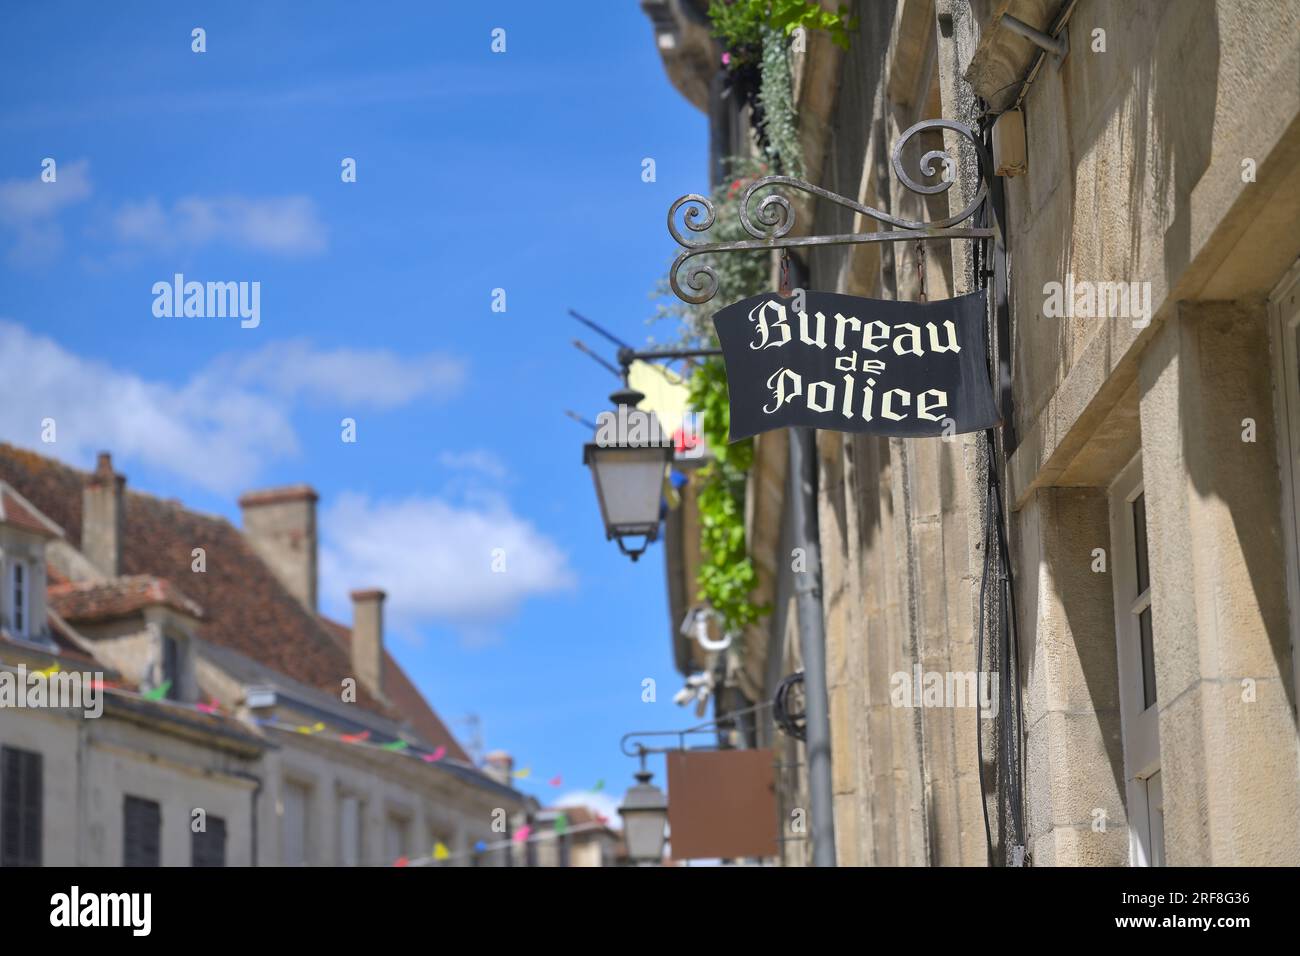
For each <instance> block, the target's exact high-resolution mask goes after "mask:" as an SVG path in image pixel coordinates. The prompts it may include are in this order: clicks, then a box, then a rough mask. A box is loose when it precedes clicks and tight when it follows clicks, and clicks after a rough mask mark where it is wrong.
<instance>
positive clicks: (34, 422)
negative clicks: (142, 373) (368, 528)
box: [0, 320, 297, 492]
mask: <svg viewBox="0 0 1300 956" xmlns="http://www.w3.org/2000/svg"><path fill="white" fill-rule="evenodd" d="M0 381H3V382H5V400H4V401H3V402H0V433H3V434H4V435H6V436H10V437H13V438H15V439H17V440H18V441H19V442H20V443H22V444H27V445H31V446H34V447H38V448H40V449H41V450H42V451H46V452H48V453H50V454H52V455H55V456H57V457H59V458H62V459H64V460H66V461H70V462H73V463H77V464H83V465H84V464H85V463H86V461H87V460H89V459H90V458H91V457H92V456H93V454H94V453H95V452H96V451H99V450H102V449H109V450H111V451H112V452H113V453H114V455H115V456H117V457H118V459H119V460H131V459H134V460H137V461H140V462H143V463H144V464H147V465H149V466H150V467H154V468H158V469H160V470H163V471H168V472H171V473H173V474H176V475H179V476H181V477H182V478H186V479H188V480H190V481H192V482H194V483H195V484H196V485H198V486H200V487H203V488H208V489H210V490H214V491H220V492H232V491H235V490H238V489H239V488H240V487H241V486H242V485H244V484H245V483H246V482H247V481H248V480H249V478H250V477H251V476H253V475H255V474H256V473H257V472H258V471H259V470H260V469H261V467H262V466H263V464H264V463H265V462H266V461H267V460H269V459H271V458H276V457H281V456H284V455H289V454H292V453H294V452H295V451H296V450H297V440H296V438H295V437H294V433H293V429H292V428H291V427H290V425H289V422H288V420H287V418H286V417H285V413H284V410H283V408H282V406H280V405H279V404H277V403H275V402H273V401H270V400H269V399H267V398H265V397H263V396H258V395H255V394H253V393H250V392H246V391H239V390H237V389H223V388H220V387H219V385H218V383H217V382H215V381H212V380H204V379H197V380H195V381H194V382H191V383H190V384H187V385H183V386H180V387H177V386H173V385H168V384H165V383H160V382H149V381H146V380H145V379H142V378H140V377H139V376H137V375H134V374H131V373H129V372H121V371H118V370H116V369H113V368H111V367H110V366H108V365H105V364H104V363H101V362H97V361H93V360H90V359H86V358H83V357H81V356H79V355H75V354H73V353H72V352H69V351H67V350H66V349H64V348H63V347H62V346H61V345H59V344H58V343H57V342H55V341H54V340H53V339H49V338H46V337H44V336H40V335H35V334H33V333H31V332H29V331H27V330H26V329H25V328H23V327H22V326H20V325H16V324H14V323H12V322H7V321H4V320H0ZM46 418H52V419H54V425H55V438H56V440H55V442H54V443H52V444H38V442H40V441H41V430H42V424H41V423H42V421H43V420H44V419H46Z"/></svg>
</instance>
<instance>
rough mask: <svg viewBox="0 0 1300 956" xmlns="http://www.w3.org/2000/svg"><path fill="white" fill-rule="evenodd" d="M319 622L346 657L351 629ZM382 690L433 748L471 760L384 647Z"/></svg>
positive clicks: (350, 646)
mask: <svg viewBox="0 0 1300 956" xmlns="http://www.w3.org/2000/svg"><path fill="white" fill-rule="evenodd" d="M321 621H322V623H324V624H325V626H326V627H327V628H329V630H330V633H332V634H333V635H334V636H335V637H336V638H337V639H338V641H339V645H340V646H341V647H343V648H345V649H346V650H347V651H348V654H349V657H350V656H351V653H352V650H351V648H352V631H351V630H350V629H349V628H347V627H345V626H344V625H342V624H340V623H339V622H338V621H333V620H330V619H329V618H327V617H323V616H322V617H321ZM384 693H385V695H387V697H388V699H389V701H390V702H391V703H392V705H393V707H394V708H395V709H396V710H397V711H398V713H400V714H401V715H402V717H404V718H405V719H406V720H407V721H409V722H410V724H411V727H412V729H414V730H415V732H416V733H417V734H419V735H420V736H421V737H423V738H424V739H425V740H426V741H428V742H429V743H430V744H432V745H433V746H435V747H446V748H447V756H448V757H453V758H455V759H457V760H463V761H465V763H471V762H472V761H471V760H470V759H469V754H467V753H465V751H464V749H462V748H461V745H460V744H459V743H458V742H457V740H456V738H455V737H453V736H452V735H451V731H449V730H448V729H447V725H446V724H444V723H443V722H442V719H441V718H440V717H439V716H438V715H437V714H436V713H434V710H433V708H432V707H430V706H429V702H428V701H426V700H425V699H424V695H423V694H421V693H420V691H419V689H418V688H417V687H416V686H415V685H414V684H413V683H411V679H410V678H409V677H407V676H406V671H404V670H402V668H401V665H399V664H398V663H397V661H396V660H394V659H393V655H392V654H389V653H388V651H387V650H385V651H384Z"/></svg>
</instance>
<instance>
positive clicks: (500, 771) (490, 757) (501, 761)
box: [483, 750, 515, 787]
mask: <svg viewBox="0 0 1300 956" xmlns="http://www.w3.org/2000/svg"><path fill="white" fill-rule="evenodd" d="M483 772H484V773H485V774H487V776H488V777H490V778H491V779H493V780H495V781H496V782H497V783H501V784H505V785H506V786H507V787H513V786H514V785H515V781H514V775H515V758H514V757H512V756H510V754H508V753H506V752H505V751H504V750H494V751H492V752H491V753H489V754H486V755H485V756H484V757H483Z"/></svg>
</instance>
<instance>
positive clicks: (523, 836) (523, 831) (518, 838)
mask: <svg viewBox="0 0 1300 956" xmlns="http://www.w3.org/2000/svg"><path fill="white" fill-rule="evenodd" d="M532 832H533V828H532V827H529V826H523V827H520V828H519V829H518V830H516V831H515V835H514V841H515V842H516V843H524V842H526V841H527V840H528V834H530V833H532Z"/></svg>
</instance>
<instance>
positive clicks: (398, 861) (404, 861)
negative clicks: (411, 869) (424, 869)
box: [393, 856, 411, 866]
mask: <svg viewBox="0 0 1300 956" xmlns="http://www.w3.org/2000/svg"><path fill="white" fill-rule="evenodd" d="M410 865H411V861H410V860H408V859H407V858H406V857H404V856H399V857H398V858H397V859H396V860H394V861H393V866H410Z"/></svg>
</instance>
